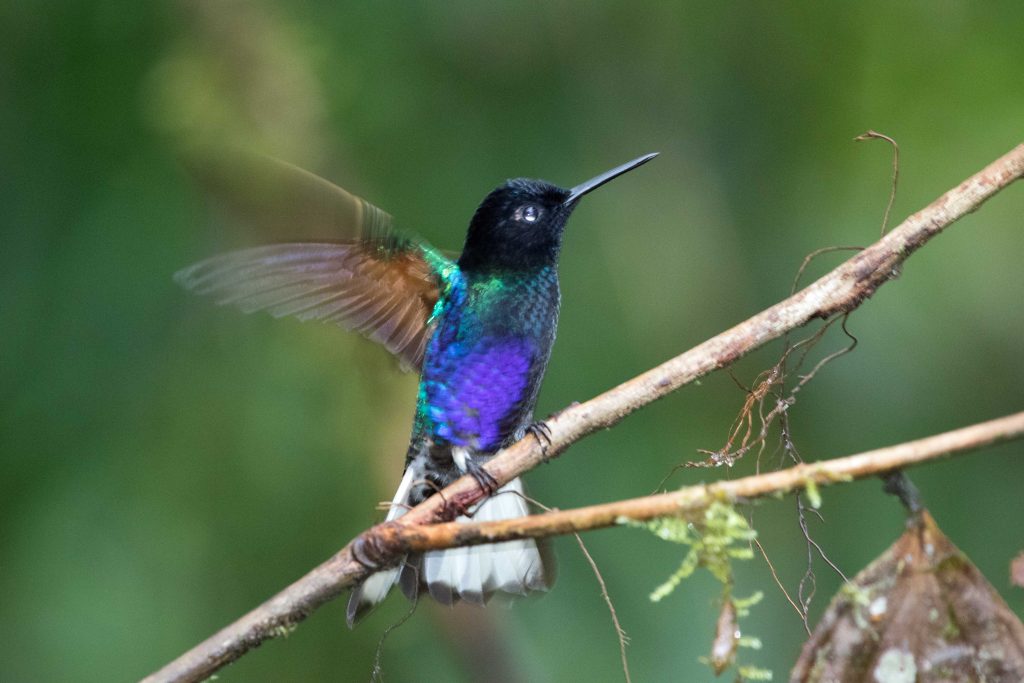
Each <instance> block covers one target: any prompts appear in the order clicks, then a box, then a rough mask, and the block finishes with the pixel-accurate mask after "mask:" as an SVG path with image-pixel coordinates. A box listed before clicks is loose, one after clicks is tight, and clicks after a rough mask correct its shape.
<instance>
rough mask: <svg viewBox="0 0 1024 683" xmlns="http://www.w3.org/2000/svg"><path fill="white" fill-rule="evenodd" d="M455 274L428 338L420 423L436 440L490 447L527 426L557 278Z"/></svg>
mask: <svg viewBox="0 0 1024 683" xmlns="http://www.w3.org/2000/svg"><path fill="white" fill-rule="evenodd" d="M542 276H543V277H541V278H532V279H530V280H524V279H518V280H511V281H509V280H499V279H497V278H489V279H472V280H470V281H466V280H461V281H459V282H457V283H456V285H455V287H454V288H453V291H452V292H450V294H449V298H448V300H447V302H446V304H445V308H444V310H443V311H442V313H441V315H440V319H439V320H438V326H437V329H436V331H435V334H434V335H433V336H432V337H431V339H430V341H429V342H428V344H427V349H426V354H425V357H424V363H423V378H422V382H421V385H420V401H419V411H418V416H417V417H418V422H419V428H420V430H421V434H423V435H424V436H428V437H429V438H430V439H431V441H432V442H433V443H434V444H451V445H453V446H464V447H468V448H470V449H472V450H474V451H477V452H484V453H488V452H493V451H496V450H498V449H499V448H501V447H502V446H503V445H505V444H506V443H508V442H509V441H510V439H511V438H512V437H513V435H514V433H515V432H516V430H517V429H520V428H521V427H523V426H525V424H526V423H527V422H528V421H529V419H530V416H531V413H532V411H533V404H534V402H535V400H536V397H537V390H538V388H539V382H540V378H541V376H542V374H543V369H544V366H545V365H546V364H547V359H548V356H549V354H550V351H551V344H552V342H553V341H554V325H555V323H556V321H557V306H558V292H557V287H558V285H557V277H556V276H555V274H554V271H553V269H552V270H551V271H550V272H545V273H542Z"/></svg>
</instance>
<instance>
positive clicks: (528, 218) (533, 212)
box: [515, 204, 540, 223]
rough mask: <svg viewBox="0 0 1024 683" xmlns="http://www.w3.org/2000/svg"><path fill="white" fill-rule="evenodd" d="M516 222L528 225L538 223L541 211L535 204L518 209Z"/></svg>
mask: <svg viewBox="0 0 1024 683" xmlns="http://www.w3.org/2000/svg"><path fill="white" fill-rule="evenodd" d="M515 216H516V220H517V221H525V222H526V223H536V222H537V220H538V219H539V218H540V209H539V208H538V207H536V206H534V205H533V204H526V205H524V206H520V207H519V208H518V209H516V213H515Z"/></svg>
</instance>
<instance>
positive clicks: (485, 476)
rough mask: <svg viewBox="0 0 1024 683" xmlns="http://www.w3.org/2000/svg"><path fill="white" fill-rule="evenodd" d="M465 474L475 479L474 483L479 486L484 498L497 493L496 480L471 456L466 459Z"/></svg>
mask: <svg viewBox="0 0 1024 683" xmlns="http://www.w3.org/2000/svg"><path fill="white" fill-rule="evenodd" d="M466 474H468V475H469V476H471V477H473V478H474V479H476V483H477V484H478V485H479V486H480V490H481V491H483V492H484V495H485V496H488V497H490V496H493V495H494V494H495V493H497V491H498V488H499V486H498V480H497V479H495V478H494V477H492V476H491V473H490V472H488V471H487V470H485V469H484V467H483V465H481V464H480V463H478V462H477V461H476V460H475V459H474V458H473V456H471V455H470V456H468V457H467V458H466Z"/></svg>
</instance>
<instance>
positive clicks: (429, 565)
mask: <svg viewBox="0 0 1024 683" xmlns="http://www.w3.org/2000/svg"><path fill="white" fill-rule="evenodd" d="M522 493H523V484H522V482H521V481H520V480H519V479H516V480H514V481H511V482H509V483H508V484H506V485H505V486H503V487H501V488H500V489H499V490H498V492H497V493H495V494H494V495H493V496H492V497H490V498H488V499H487V500H485V501H484V502H483V503H481V504H480V505H479V506H478V507H477V509H476V512H475V513H474V514H473V515H472V517H471V518H467V517H459V521H463V522H464V521H470V520H472V521H474V522H490V521H495V520H500V519H513V518H516V517H524V516H526V515H527V514H529V510H528V509H527V506H526V500H525V499H524V498H523V497H522ZM548 578H549V577H548V576H546V574H545V570H544V563H543V561H542V559H541V553H540V551H539V550H538V549H537V543H536V542H535V541H534V540H533V539H524V540H519V541H504V542H502V543H490V544H487V545H476V546H469V547H465V548H452V549H449V550H432V551H430V552H428V553H425V554H424V555H423V563H422V579H421V581H422V583H424V584H426V587H427V590H428V591H429V592H430V595H431V597H433V598H434V599H435V600H437V601H438V602H442V603H445V604H449V605H450V604H452V603H453V602H455V601H456V600H459V599H461V600H465V601H467V602H474V603H477V604H483V603H485V602H487V601H488V600H489V599H490V598H491V596H492V595H494V594H495V593H498V592H501V593H514V594H516V595H526V594H527V593H529V592H531V591H543V590H547V589H548V587H549V580H548Z"/></svg>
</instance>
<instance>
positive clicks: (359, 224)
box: [174, 153, 657, 627]
mask: <svg viewBox="0 0 1024 683" xmlns="http://www.w3.org/2000/svg"><path fill="white" fill-rule="evenodd" d="M655 156H657V153H652V154H646V155H644V156H641V157H638V158H637V159H634V160H632V161H629V162H627V163H625V164H622V165H621V166H617V167H615V168H613V169H611V170H609V171H606V172H605V173H602V174H600V175H598V176H596V177H594V178H592V179H590V180H588V181H586V182H584V183H581V184H579V185H576V186H575V187H572V188H569V189H566V188H562V187H559V186H557V185H553V184H551V183H549V182H546V181H543V180H532V179H527V178H516V179H513V180H508V181H506V182H505V183H503V184H501V185H499V186H498V187H497V188H495V189H494V190H493V191H491V192H490V193H489V194H488V195H487V196H486V197H485V198H484V199H483V201H482V202H481V203H480V205H479V207H478V208H477V209H476V212H475V213H474V215H473V217H472V220H471V221H470V223H469V228H468V231H467V233H466V239H465V243H464V246H463V248H462V252H461V254H459V255H458V257H454V256H449V255H448V254H446V253H444V252H442V251H440V250H438V249H435V248H434V247H432V246H430V245H429V244H428V243H427V242H425V241H423V240H421V239H418V238H415V237H412V236H410V235H408V234H406V233H403V232H400V231H398V230H396V229H395V228H394V225H393V219H392V218H391V216H390V215H389V214H387V213H386V212H384V211H383V210H381V209H379V208H377V207H376V206H374V205H373V204H370V203H369V202H367V201H366V200H364V199H361V198H359V197H356V196H355V195H352V194H350V193H348V192H346V191H345V190H343V189H341V188H340V187H337V186H335V185H333V184H332V183H330V182H328V181H327V180H324V179H322V178H319V177H317V176H315V175H313V174H311V173H308V172H306V171H303V170H301V169H299V168H297V167H294V166H291V165H289V164H286V163H284V162H280V161H277V160H272V159H268V160H267V162H268V164H269V165H270V171H271V172H270V173H269V174H268V173H263V174H262V175H263V179H264V182H263V186H262V187H261V188H255V189H254V188H253V187H248V188H247V191H248V192H249V195H250V197H252V196H254V195H260V194H261V193H262V191H263V190H264V189H266V190H268V191H270V190H273V191H274V192H275V193H276V196H285V195H287V202H289V203H291V204H292V205H293V206H294V205H301V206H300V212H299V213H300V214H304V215H306V216H311V215H316V216H319V217H321V220H320V222H319V224H318V227H323V226H325V225H326V226H327V227H329V228H330V229H331V230H333V231H334V232H335V233H337V231H338V230H340V231H341V232H342V234H343V235H345V239H342V240H340V241H312V242H284V243H277V244H270V245H266V246H260V247H255V248H249V249H243V250H240V251H232V252H228V253H225V254H221V255H219V256H214V257H213V258H210V259H207V260H205V261H202V262H200V263H197V264H195V265H192V266H190V267H188V268H185V269H183V270H181V271H179V272H178V273H176V274H175V276H174V278H175V280H176V281H177V282H178V283H179V284H181V285H182V286H184V287H185V288H187V289H189V290H193V291H194V292H196V293H198V294H203V295H210V296H212V297H215V298H216V301H217V303H219V304H230V305H233V306H236V307H238V308H240V309H241V310H242V311H244V312H247V313H251V312H255V311H266V312H268V313H270V314H271V315H273V316H275V317H284V316H291V317H296V318H299V319H300V320H321V321H325V322H330V323H335V324H338V325H341V326H342V327H345V328H348V329H353V330H356V331H358V332H360V333H362V334H363V335H365V336H366V337H368V338H370V339H372V340H374V341H376V342H378V343H380V344H382V345H383V346H384V347H385V348H386V349H388V351H390V352H391V353H392V354H394V355H395V356H397V357H398V359H399V360H400V361H401V363H402V364H403V366H404V367H405V368H407V369H413V370H416V371H418V372H419V374H420V382H419V389H418V395H417V401H416V410H415V414H414V416H413V426H412V435H411V437H410V439H409V447H408V450H407V451H406V454H405V469H404V472H403V475H402V479H401V483H400V484H399V486H398V490H397V492H396V493H395V495H394V499H393V501H392V503H391V506H390V508H389V511H388V513H387V520H388V521H392V520H395V519H398V518H399V517H401V516H402V515H403V514H404V513H405V512H406V511H407V510H408V509H410V508H411V507H413V506H415V505H417V504H419V503H421V502H422V501H424V500H426V499H427V498H428V497H430V496H431V495H432V494H433V493H435V492H436V491H439V490H441V489H443V488H444V487H445V486H447V485H448V484H450V483H451V482H453V481H455V480H456V479H458V478H459V477H461V476H463V475H465V474H470V475H472V476H473V477H474V478H475V479H476V480H477V482H478V483H479V484H480V485H481V487H483V489H484V491H485V493H487V494H489V496H488V497H486V498H485V499H484V500H483V501H482V502H480V503H478V504H477V505H476V506H474V507H472V508H470V509H469V510H466V511H465V513H466V514H465V515H462V516H460V517H459V520H460V521H466V520H468V519H470V518H472V519H473V520H475V521H487V520H501V519H511V518H516V517H523V516H526V515H527V514H528V513H529V510H528V507H527V503H526V499H525V497H524V496H525V492H524V488H523V484H522V482H521V481H520V480H519V479H515V480H513V481H512V482H509V483H508V484H505V485H504V486H501V487H500V488H499V487H498V486H497V482H495V481H494V479H493V478H491V477H490V475H488V474H487V472H486V471H485V470H484V469H483V467H482V465H483V463H485V462H486V461H487V460H488V459H489V458H490V457H491V456H493V455H494V454H495V453H496V452H498V451H499V450H501V449H502V448H505V447H506V446H509V445H510V444H512V443H514V442H516V441H518V440H519V439H521V438H523V437H524V436H525V435H526V433H527V432H528V431H532V430H534V429H536V428H541V429H542V428H543V423H534V421H533V409H534V406H535V404H536V402H537V395H538V392H539V390H540V386H541V381H542V379H543V377H544V374H545V371H546V369H547V365H548V360H549V358H550V356H551V349H552V345H553V344H554V341H555V331H556V327H557V324H558V312H559V306H560V301H561V294H560V290H559V281H558V261H559V255H560V253H561V247H562V236H563V233H564V231H565V226H566V222H567V221H568V219H569V216H570V215H571V214H572V212H573V210H574V209H575V208H576V206H577V205H578V204H579V201H580V199H581V198H582V197H583V196H584V195H586V194H588V193H590V192H592V191H593V190H595V189H597V188H598V187H601V186H602V185H604V184H605V183H607V182H609V181H610V180H612V179H614V178H616V177H618V176H620V175H622V174H624V173H626V172H628V171H631V170H633V169H635V168H637V167H639V166H641V165H643V164H645V163H647V162H648V161H650V160H651V159H653V158H654V157H655ZM229 194H230V192H229ZM253 201H254V202H255V206H256V208H255V210H253V211H251V213H252V214H254V215H255V214H261V215H260V218H262V219H267V218H269V219H270V220H271V221H274V220H293V219H288V218H284V217H283V216H276V215H275V214H274V212H273V211H262V209H261V208H260V204H261V202H262V203H267V202H266V199H265V197H264V198H260V197H259V196H256V198H255V199H254V200H253ZM269 203H273V202H269ZM250 208H252V207H250ZM324 218H325V220H322V219H324ZM553 581H554V564H553V558H552V557H550V555H549V553H547V552H546V551H545V549H544V548H543V547H539V546H538V544H537V542H536V541H534V540H533V539H523V540H515V541H506V542H502V543H495V544H489V545H477V546H471V547H465V548H453V549H448V550H437V551H429V552H426V553H424V554H422V555H419V556H410V557H406V558H405V559H404V561H403V562H402V563H401V564H400V565H399V566H398V567H395V568H391V569H386V570H381V571H379V572H376V573H374V574H372V575H370V576H369V577H368V578H367V579H366V580H365V581H364V582H363V583H362V584H360V585H359V586H357V587H356V588H355V589H354V590H353V592H352V594H351V596H350V599H349V603H348V610H347V621H348V624H349V626H350V627H353V626H354V625H355V623H356V622H357V621H358V620H359V619H361V618H362V617H363V616H364V615H365V614H366V613H368V612H369V611H370V610H371V609H373V607H375V606H376V605H377V604H378V603H380V602H381V601H383V600H384V598H385V597H386V596H387V594H388V593H389V592H390V591H391V589H392V588H393V587H394V585H395V584H396V583H397V584H399V585H400V587H401V589H402V591H403V592H404V593H405V594H406V596H407V597H408V598H409V599H410V600H413V599H415V598H416V597H417V596H418V595H422V594H424V593H425V594H427V595H429V596H430V597H432V598H433V599H435V600H437V601H438V602H440V603H443V604H446V605H452V604H454V603H455V602H457V601H459V600H462V601H466V602H469V603H476V604H484V603H486V602H487V601H488V600H490V598H491V597H492V596H494V595H495V594H499V593H504V594H511V595H525V594H528V593H531V592H535V591H546V590H548V589H549V588H550V586H551V585H552V584H553Z"/></svg>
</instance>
